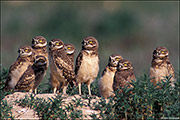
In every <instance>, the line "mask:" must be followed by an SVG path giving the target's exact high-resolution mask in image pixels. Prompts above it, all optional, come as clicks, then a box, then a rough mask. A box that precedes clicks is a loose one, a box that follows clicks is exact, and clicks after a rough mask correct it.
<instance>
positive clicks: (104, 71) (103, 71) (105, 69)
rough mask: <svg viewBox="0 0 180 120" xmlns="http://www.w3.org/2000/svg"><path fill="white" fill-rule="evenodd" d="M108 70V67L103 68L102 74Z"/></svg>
mask: <svg viewBox="0 0 180 120" xmlns="http://www.w3.org/2000/svg"><path fill="white" fill-rule="evenodd" d="M106 72H107V67H106V68H105V69H104V70H103V72H102V76H103V75H104V74H105V73H106Z"/></svg>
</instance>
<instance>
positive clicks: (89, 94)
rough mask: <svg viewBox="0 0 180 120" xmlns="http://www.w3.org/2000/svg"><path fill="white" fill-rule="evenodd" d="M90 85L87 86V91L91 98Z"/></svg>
mask: <svg viewBox="0 0 180 120" xmlns="http://www.w3.org/2000/svg"><path fill="white" fill-rule="evenodd" d="M90 86H91V84H88V85H87V87H88V91H89V96H91V87H90Z"/></svg>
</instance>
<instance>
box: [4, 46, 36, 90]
mask: <svg viewBox="0 0 180 120" xmlns="http://www.w3.org/2000/svg"><path fill="white" fill-rule="evenodd" d="M18 53H19V56H18V58H17V59H16V61H15V62H14V63H13V64H12V65H11V66H10V68H9V73H8V77H7V80H6V83H5V90H9V89H14V87H15V86H16V84H17V82H18V81H19V78H20V77H21V76H22V74H23V73H24V72H25V71H26V69H27V68H28V66H29V65H32V64H33V61H34V52H33V49H32V48H31V46H28V45H23V46H21V47H20V48H19V50H18Z"/></svg>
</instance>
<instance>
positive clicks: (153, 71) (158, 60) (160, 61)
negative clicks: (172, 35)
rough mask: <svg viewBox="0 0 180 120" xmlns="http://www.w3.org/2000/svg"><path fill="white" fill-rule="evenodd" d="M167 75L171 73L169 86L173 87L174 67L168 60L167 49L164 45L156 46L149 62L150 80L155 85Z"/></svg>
mask: <svg viewBox="0 0 180 120" xmlns="http://www.w3.org/2000/svg"><path fill="white" fill-rule="evenodd" d="M169 75H171V79H170V81H171V86H172V87H174V81H175V79H174V68H173V65H172V64H171V62H170V60H169V51H168V49H167V48H165V47H161V46H160V47H157V48H156V49H155V50H154V52H153V59H152V62H151V68H150V77H151V78H152V79H151V82H152V83H153V84H154V85H156V84H157V83H158V82H161V80H163V79H165V77H166V76H169Z"/></svg>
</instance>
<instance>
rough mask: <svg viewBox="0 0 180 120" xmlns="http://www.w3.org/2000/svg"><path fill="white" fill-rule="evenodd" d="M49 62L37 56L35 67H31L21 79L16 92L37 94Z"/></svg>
mask: <svg viewBox="0 0 180 120" xmlns="http://www.w3.org/2000/svg"><path fill="white" fill-rule="evenodd" d="M46 66H47V60H46V58H45V57H44V56H36V57H35V60H34V64H33V65H29V66H28V68H27V70H26V71H25V72H24V74H23V75H22V76H21V77H20V80H19V81H18V83H17V85H16V86H15V90H16V91H29V92H33V91H34V90H35V94H37V91H36V90H37V87H38V86H39V84H40V83H41V81H42V79H43V77H44V74H45V71H46V69H47V67H46Z"/></svg>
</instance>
